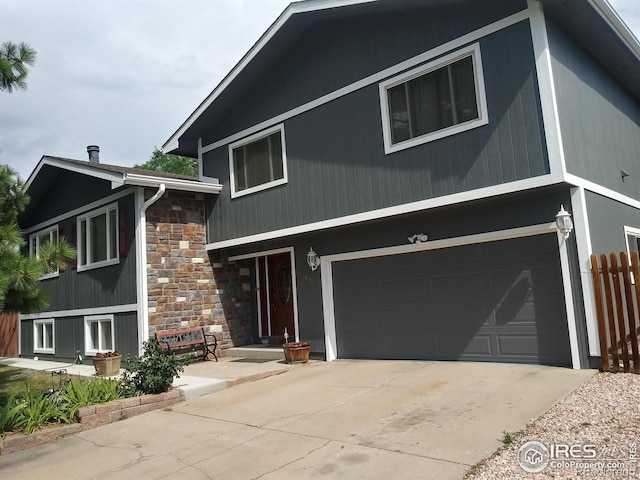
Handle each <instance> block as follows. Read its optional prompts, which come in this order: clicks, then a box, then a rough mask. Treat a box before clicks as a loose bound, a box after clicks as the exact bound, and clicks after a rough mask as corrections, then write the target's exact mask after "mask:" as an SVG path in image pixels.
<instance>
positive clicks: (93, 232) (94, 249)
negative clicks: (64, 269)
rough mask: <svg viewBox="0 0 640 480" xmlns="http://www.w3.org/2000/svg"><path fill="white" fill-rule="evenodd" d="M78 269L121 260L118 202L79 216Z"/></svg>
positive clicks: (100, 265) (110, 263)
mask: <svg viewBox="0 0 640 480" xmlns="http://www.w3.org/2000/svg"><path fill="white" fill-rule="evenodd" d="M77 229H78V270H79V271H80V270H86V269H89V268H97V267H102V266H105V265H112V264H114V263H118V262H119V256H118V204H117V203H114V204H112V205H108V206H106V207H103V208H101V209H98V210H94V211H92V212H90V213H88V214H86V215H83V216H80V217H78V227H77Z"/></svg>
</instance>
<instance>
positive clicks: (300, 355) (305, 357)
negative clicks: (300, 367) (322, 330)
mask: <svg viewBox="0 0 640 480" xmlns="http://www.w3.org/2000/svg"><path fill="white" fill-rule="evenodd" d="M282 350H284V358H285V360H286V361H287V363H307V362H308V361H309V350H311V345H310V344H309V342H288V343H283V344H282Z"/></svg>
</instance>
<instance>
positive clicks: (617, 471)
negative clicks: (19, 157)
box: [464, 373, 640, 480]
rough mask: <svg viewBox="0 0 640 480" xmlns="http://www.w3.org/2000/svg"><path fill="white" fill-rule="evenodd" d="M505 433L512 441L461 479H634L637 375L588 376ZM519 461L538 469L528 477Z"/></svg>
mask: <svg viewBox="0 0 640 480" xmlns="http://www.w3.org/2000/svg"><path fill="white" fill-rule="evenodd" d="M532 395H535V392H532ZM509 434H510V435H511V436H512V437H513V441H512V442H511V443H508V444H505V446H504V447H502V448H500V449H499V450H498V451H497V452H496V453H495V454H494V455H493V456H491V457H490V458H488V459H486V460H484V461H483V462H480V463H479V464H478V465H476V466H474V467H473V468H472V469H471V470H470V471H469V472H468V473H467V475H465V477H464V479H465V480H472V479H477V480H480V479H483V480H500V479H528V478H530V479H536V480H543V479H551V478H553V479H577V478H602V479H630V478H640V460H638V458H639V457H640V375H634V374H630V373H616V374H613V373H599V374H597V375H594V376H593V377H592V378H590V379H589V380H588V381H587V382H585V383H584V384H583V385H581V386H580V387H579V388H578V389H576V390H575V391H574V392H573V393H571V394H570V395H569V396H567V397H566V398H565V399H564V400H563V401H561V402H560V403H558V404H556V405H554V406H553V407H552V408H551V409H550V410H549V411H548V412H546V413H545V414H543V415H542V416H540V417H539V418H538V419H536V420H534V421H532V423H530V424H528V425H527V426H526V427H525V428H524V429H523V430H522V431H520V432H509ZM507 436H508V435H505V437H507ZM507 440H508V439H507ZM504 441H505V439H504V438H503V442H504ZM530 441H536V442H540V443H541V444H542V445H544V446H543V447H542V446H541V445H539V444H527V442H530ZM521 447H522V449H521ZM572 447H573V449H572V450H571V448H572ZM520 450H521V451H520ZM545 450H546V455H545ZM572 452H573V454H572ZM527 453H529V455H528V456H527ZM519 458H520V459H521V462H522V463H525V465H526V466H527V467H528V468H529V469H532V470H537V469H540V468H542V467H544V468H543V469H542V471H541V472H539V473H528V472H527V471H525V470H524V469H523V468H522V467H521V466H520V463H521V462H519ZM527 461H528V462H529V463H526V462H527Z"/></svg>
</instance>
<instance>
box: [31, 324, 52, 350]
mask: <svg viewBox="0 0 640 480" xmlns="http://www.w3.org/2000/svg"><path fill="white" fill-rule="evenodd" d="M54 338H55V329H54V323H53V320H52V319H47V320H34V322H33V353H55V347H54V342H53V339H54Z"/></svg>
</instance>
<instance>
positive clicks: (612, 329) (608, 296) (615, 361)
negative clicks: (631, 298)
mask: <svg viewBox="0 0 640 480" xmlns="http://www.w3.org/2000/svg"><path fill="white" fill-rule="evenodd" d="M600 263H601V264H602V271H603V273H605V275H604V278H603V282H602V283H603V284H604V293H605V300H606V303H607V319H608V320H609V345H611V346H613V345H616V344H617V343H618V341H617V339H616V323H615V315H614V313H613V302H614V299H613V295H612V292H611V282H612V279H611V275H609V273H610V270H609V261H608V260H607V256H606V255H605V254H602V255H600ZM611 359H612V365H611V370H612V371H613V372H617V371H618V370H619V369H620V358H619V356H618V349H617V348H611Z"/></svg>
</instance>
